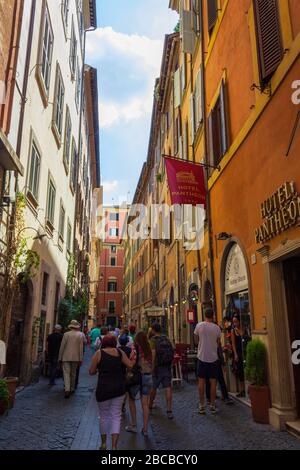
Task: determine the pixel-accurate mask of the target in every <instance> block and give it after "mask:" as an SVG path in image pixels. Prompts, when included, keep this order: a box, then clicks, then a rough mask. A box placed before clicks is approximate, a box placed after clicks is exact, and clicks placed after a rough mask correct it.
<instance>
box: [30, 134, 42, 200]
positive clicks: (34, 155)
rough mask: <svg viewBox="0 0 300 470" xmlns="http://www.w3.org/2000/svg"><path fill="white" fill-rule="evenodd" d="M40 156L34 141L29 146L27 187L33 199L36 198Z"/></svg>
mask: <svg viewBox="0 0 300 470" xmlns="http://www.w3.org/2000/svg"><path fill="white" fill-rule="evenodd" d="M40 168H41V157H40V154H39V152H38V150H37V148H36V145H35V144H34V142H33V143H32V147H31V162H30V172H29V181H28V187H29V190H30V192H31V194H32V195H33V196H34V198H35V200H36V201H37V200H38V194H39V181H40Z"/></svg>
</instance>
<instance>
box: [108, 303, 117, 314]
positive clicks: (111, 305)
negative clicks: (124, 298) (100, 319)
mask: <svg viewBox="0 0 300 470" xmlns="http://www.w3.org/2000/svg"><path fill="white" fill-rule="evenodd" d="M108 312H109V313H115V312H116V304H115V301H114V300H110V301H109V302H108Z"/></svg>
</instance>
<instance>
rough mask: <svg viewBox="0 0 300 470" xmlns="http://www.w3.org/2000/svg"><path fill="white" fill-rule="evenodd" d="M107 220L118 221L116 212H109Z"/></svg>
mask: <svg viewBox="0 0 300 470" xmlns="http://www.w3.org/2000/svg"><path fill="white" fill-rule="evenodd" d="M109 220H115V221H116V222H118V221H119V213H118V212H111V213H110V214H109Z"/></svg>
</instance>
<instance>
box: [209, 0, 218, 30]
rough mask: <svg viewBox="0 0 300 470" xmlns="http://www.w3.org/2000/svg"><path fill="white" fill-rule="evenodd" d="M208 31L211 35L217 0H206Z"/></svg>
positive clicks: (216, 10) (215, 17) (216, 17)
mask: <svg viewBox="0 0 300 470" xmlns="http://www.w3.org/2000/svg"><path fill="white" fill-rule="evenodd" d="M207 14H208V32H209V34H210V35H211V34H212V32H213V29H214V27H215V24H216V22H217V19H218V0H207Z"/></svg>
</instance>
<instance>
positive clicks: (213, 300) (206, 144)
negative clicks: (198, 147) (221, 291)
mask: <svg viewBox="0 0 300 470" xmlns="http://www.w3.org/2000/svg"><path fill="white" fill-rule="evenodd" d="M200 21H201V28H200V29H201V60H202V64H201V75H202V90H201V97H202V109H203V135H204V161H205V163H206V165H208V164H209V163H210V162H209V158H208V133H207V116H206V95H205V90H206V80H205V53H204V22H203V1H202V0H200ZM205 170H206V181H207V184H208V180H209V176H210V175H209V167H208V166H206V167H205ZM206 201H207V202H206V205H207V208H206V217H207V227H208V237H209V245H208V250H209V262H210V278H211V279H210V280H211V287H212V293H213V298H212V306H213V309H214V313H215V315H216V316H217V306H216V288H215V274H214V252H213V238H212V220H211V199H210V192H209V190H207V198H206Z"/></svg>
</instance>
